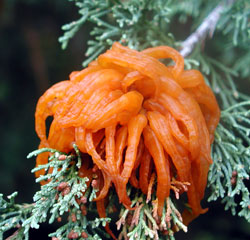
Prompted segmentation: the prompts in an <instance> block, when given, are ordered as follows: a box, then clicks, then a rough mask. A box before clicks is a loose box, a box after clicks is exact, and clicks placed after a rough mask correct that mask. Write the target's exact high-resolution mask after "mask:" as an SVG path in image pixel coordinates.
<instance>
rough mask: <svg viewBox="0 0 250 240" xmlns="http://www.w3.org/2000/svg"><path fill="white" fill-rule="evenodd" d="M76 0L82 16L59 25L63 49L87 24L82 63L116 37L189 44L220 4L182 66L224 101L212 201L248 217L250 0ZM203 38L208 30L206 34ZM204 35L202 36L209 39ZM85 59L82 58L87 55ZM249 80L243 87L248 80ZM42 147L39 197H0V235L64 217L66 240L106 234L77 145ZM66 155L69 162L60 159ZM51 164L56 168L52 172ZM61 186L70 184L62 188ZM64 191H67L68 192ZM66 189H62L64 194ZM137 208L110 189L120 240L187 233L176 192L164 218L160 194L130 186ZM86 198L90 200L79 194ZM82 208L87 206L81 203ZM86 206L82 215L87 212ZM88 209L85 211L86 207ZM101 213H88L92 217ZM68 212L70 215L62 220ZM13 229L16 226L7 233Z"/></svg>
mask: <svg viewBox="0 0 250 240" xmlns="http://www.w3.org/2000/svg"><path fill="white" fill-rule="evenodd" d="M69 1H70V2H74V4H75V5H76V7H77V8H78V12H79V15H80V17H79V19H78V20H75V21H73V22H71V23H69V24H66V25H64V26H63V27H62V29H63V30H64V35H63V36H62V37H60V38H59V42H60V43H61V44H62V48H63V49H65V48H66V47H67V45H68V44H69V41H70V39H72V38H73V37H74V36H75V34H76V33H77V32H79V34H86V32H84V33H83V31H81V28H82V27H83V26H84V25H86V24H89V25H90V26H91V28H92V29H91V31H90V32H89V35H90V39H91V40H89V41H88V48H87V50H86V53H85V56H86V60H84V62H83V65H84V66H86V65H87V64H88V63H89V62H91V61H93V60H94V59H96V57H97V56H98V55H99V54H101V53H102V52H104V51H105V50H106V49H108V48H109V47H110V46H111V45H112V44H113V42H115V41H119V42H121V43H122V44H123V45H127V46H129V47H131V48H134V49H137V50H141V49H144V48H146V47H150V46H157V45H170V46H172V47H175V48H177V49H181V48H185V47H186V46H183V45H182V42H183V41H184V40H185V39H186V38H187V37H188V36H189V35H190V34H191V33H192V32H194V31H195V30H196V29H197V27H198V26H199V25H200V24H201V23H202V22H204V19H205V18H206V17H207V15H208V14H209V13H210V12H211V11H213V9H214V8H215V7H216V6H218V4H219V5H221V6H223V10H222V12H221V16H220V18H219V21H218V23H217V25H216V26H214V28H215V29H210V32H209V36H210V38H211V39H205V38H203V40H202V41H201V42H200V43H198V44H196V46H195V47H194V49H193V51H192V53H191V55H190V56H188V58H186V59H185V67H186V69H189V68H197V69H199V70H200V71H201V72H202V73H203V74H204V76H205V79H206V81H207V83H208V84H209V85H210V86H211V88H212V89H213V91H214V93H215V94H216V97H217V100H218V102H219V105H220V107H221V110H222V112H221V120H220V123H219V125H218V127H217V129H216V132H215V139H214V143H213V146H212V152H211V155H212V158H213V161H214V163H213V164H212V165H211V168H210V172H209V175H208V188H209V195H208V196H207V200H208V201H215V200H218V199H221V201H222V203H223V204H224V205H225V210H227V209H229V210H231V212H232V214H233V215H235V214H238V215H239V216H241V217H244V218H245V219H246V220H247V221H248V222H250V198H249V195H250V193H249V189H248V187H247V185H246V183H247V180H248V179H249V175H250V138H249V135H250V118H249V115H250V98H249V96H248V95H247V93H246V92H245V93H242V92H241V91H242V90H244V89H241V90H239V89H238V87H237V82H238V81H244V82H247V84H248V85H249V79H250V68H249V66H250V51H249V45H250V21H249V16H250V3H249V1H248V0H237V1H234V0H223V1H221V2H219V1H216V0H212V1H206V0H185V1H173V0H125V1H124V0H69ZM204 37H205V36H204ZM204 39H205V40H204ZM83 59H84V56H83ZM247 84H246V85H247ZM43 151H49V152H51V156H50V159H49V163H48V164H45V165H40V166H38V167H37V168H35V169H34V170H33V171H34V172H35V171H38V170H41V169H44V170H45V172H46V174H45V175H43V176H40V177H39V178H38V179H37V181H38V182H39V181H48V180H49V181H48V183H47V184H46V185H43V186H42V187H41V190H39V191H38V192H37V193H35V195H34V203H32V204H23V205H20V204H16V203H15V202H14V198H15V196H16V193H14V194H12V195H11V196H9V197H8V200H4V198H3V196H2V195H0V214H1V216H0V239H1V238H2V239H3V236H5V237H6V236H7V235H10V234H12V238H11V239H28V238H29V234H28V233H29V230H30V228H39V226H40V224H41V223H43V222H45V221H47V222H49V224H52V223H53V222H54V221H56V220H57V221H59V222H60V221H62V224H61V227H59V228H58V229H57V230H56V231H55V232H54V233H51V234H50V235H49V236H50V237H54V239H68V238H70V237H72V234H75V235H74V236H75V238H77V237H76V236H78V239H84V236H86V235H84V233H86V234H87V236H88V239H103V238H108V237H109V236H108V235H107V234H106V233H105V230H104V228H102V227H100V226H105V224H106V222H109V221H110V218H105V219H102V218H98V216H97V212H96V210H95V209H96V206H95V203H93V199H94V198H95V196H96V192H97V191H98V190H97V189H94V188H93V187H91V185H90V186H89V187H87V183H88V179H87V178H80V177H79V176H78V170H79V168H80V166H81V154H80V153H79V151H78V149H77V147H76V146H75V153H72V154H71V155H68V156H66V155H65V154H64V153H60V152H58V151H57V150H52V149H40V150H38V151H35V152H33V153H31V154H30V155H29V157H32V156H36V155H37V154H40V153H42V152H43ZM61 155H65V156H66V160H64V161H61V160H59V156H61ZM50 169H53V170H50ZM60 184H64V185H65V184H66V187H65V188H64V189H63V190H60V186H62V185H60ZM65 189H67V190H65ZM64 191H65V193H64ZM128 193H129V196H130V197H131V199H132V206H133V207H135V210H134V211H131V210H128V209H126V208H124V207H123V206H117V203H118V199H117V197H116V196H115V194H114V192H112V191H111V192H110V193H109V203H108V206H107V207H106V209H107V212H109V213H111V214H113V212H114V211H113V210H112V209H113V207H114V206H116V207H117V209H118V213H119V214H117V215H119V219H118V218H117V219H116V220H115V221H117V222H116V225H117V229H118V231H119V233H118V234H119V239H130V240H133V239H171V240H173V239H174V232H173V226H175V228H176V229H179V230H183V231H185V232H186V231H187V227H186V226H185V225H183V223H182V219H181V215H180V213H179V210H180V206H178V205H177V204H176V203H175V196H174V195H171V196H170V197H169V198H168V199H167V200H166V203H165V208H164V211H163V215H162V217H161V219H157V221H156V216H155V215H154V211H155V207H154V204H155V202H154V201H155V199H156V196H155V194H153V195H152V201H147V199H146V197H145V196H144V195H142V194H141V193H140V192H139V191H135V190H133V189H132V188H131V187H130V186H129V188H128ZM83 197H84V199H85V198H86V199H87V200H86V202H85V201H84V203H81V202H79V201H80V200H79V199H82V198H83ZM83 206H85V207H86V209H85V207H83ZM83 208H84V209H85V211H84V213H85V214H83V210H82V209H83ZM86 210H87V213H86ZM93 214H94V216H96V217H94V218H93V217H90V216H91V215H92V216H93ZM63 216H66V217H68V220H65V219H64V218H65V217H63ZM11 229H15V232H14V233H13V231H12V232H10V230H11Z"/></svg>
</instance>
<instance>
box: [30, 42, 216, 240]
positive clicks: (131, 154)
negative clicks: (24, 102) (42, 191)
mask: <svg viewBox="0 0 250 240" xmlns="http://www.w3.org/2000/svg"><path fill="white" fill-rule="evenodd" d="M162 58H168V59H170V60H172V61H173V63H174V65H173V66H165V65H164V64H163V63H162V62H160V61H159V59H162ZM69 78H70V80H68V81H63V82H60V83H57V84H55V85H54V86H52V87H51V88H50V89H49V90H47V91H46V92H45V94H44V95H43V96H42V97H41V98H40V99H39V101H38V104H37V108H36V113H35V118H36V121H35V123H36V132H37V135H38V136H39V138H40V140H41V143H40V145H39V148H42V147H52V148H56V149H58V150H60V151H64V152H66V153H70V152H72V151H74V148H73V143H76V145H77V146H78V148H79V150H80V151H81V152H82V153H83V154H82V156H83V157H82V167H81V168H80V169H79V176H81V177H84V176H86V177H88V178H89V179H90V181H91V180H92V178H93V176H92V175H91V174H93V173H95V174H97V175H98V179H97V180H95V181H97V182H98V184H99V187H100V189H99V194H98V196H97V198H96V199H95V201H96V203H97V209H98V212H99V214H100V216H101V217H105V216H106V214H105V208H104V199H106V200H107V199H108V198H107V195H108V192H109V189H110V188H113V190H115V191H116V193H117V195H118V198H119V201H120V203H122V204H123V205H124V206H126V207H127V208H130V209H131V206H130V204H131V200H130V198H129V196H128V194H127V191H126V187H127V185H128V184H129V183H130V184H131V185H132V187H134V188H138V189H140V191H142V193H143V194H145V195H147V194H148V192H149V188H151V187H152V186H154V183H153V182H150V179H151V176H155V178H156V179H157V182H156V197H157V203H158V204H157V214H158V215H159V216H161V215H162V209H163V206H164V203H165V200H166V198H167V197H168V196H169V194H170V191H171V179H172V178H174V179H176V180H177V181H180V182H183V183H184V182H185V183H186V182H188V183H189V184H190V185H188V186H187V196H188V204H189V206H190V208H191V211H190V210H189V211H187V210H185V211H184V212H183V219H184V223H188V222H190V221H191V220H192V219H194V218H195V217H197V216H198V215H199V214H201V213H204V212H205V211H206V209H202V207H201V205H200V202H201V200H202V198H203V196H204V191H205V187H206V183H207V174H208V169H209V166H210V164H211V163H212V160H211V157H210V150H211V144H212V142H213V138H214V131H215V128H216V126H217V124H218V122H219V118H220V109H219V107H218V104H217V102H216V98H215V96H214V94H213V92H212V90H211V89H210V87H209V86H208V85H207V84H206V82H205V80H204V78H203V76H202V74H201V73H200V72H199V71H198V70H184V59H183V57H182V56H181V55H180V54H179V53H178V52H177V51H176V50H174V49H173V48H171V47H167V46H160V47H153V48H149V49H145V50H143V51H142V52H138V51H136V50H132V49H129V48H128V47H124V46H122V45H121V44H120V43H114V44H113V46H112V48H111V49H110V50H108V51H106V52H105V53H104V54H101V55H100V56H99V57H98V58H97V60H95V61H93V62H92V63H90V64H89V66H88V67H87V68H86V69H83V70H82V71H78V72H72V73H71V74H70V77H69ZM48 116H52V117H53V121H52V123H51V126H50V128H49V131H48V132H49V134H48V136H47V134H46V132H47V131H46V119H47V117H48ZM48 157H49V154H47V153H43V154H41V155H39V156H38V157H37V165H40V164H45V163H47V161H48ZM41 174H44V172H43V171H39V172H37V173H36V177H39V176H40V175H41ZM93 181H94V180H93ZM150 184H151V185H152V186H151V185H150ZM149 185H150V186H149ZM89 186H90V184H88V187H89ZM152 190H153V191H154V189H150V192H151V191H152ZM181 193H182V192H181ZM106 230H107V231H108V232H109V233H110V234H111V235H112V237H113V238H115V236H114V235H113V233H112V232H111V231H110V229H109V227H108V225H106Z"/></svg>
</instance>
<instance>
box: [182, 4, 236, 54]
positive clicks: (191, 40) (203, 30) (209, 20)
mask: <svg viewBox="0 0 250 240" xmlns="http://www.w3.org/2000/svg"><path fill="white" fill-rule="evenodd" d="M233 2H234V0H229V1H228V2H227V7H228V6H229V5H231V4H233ZM225 6H226V5H225V4H222V2H221V3H219V4H218V6H217V7H216V8H214V9H213V10H212V12H211V13H210V14H209V15H208V16H207V17H206V18H205V19H204V21H203V22H202V23H201V25H200V26H199V27H198V28H197V30H196V31H195V32H193V33H192V34H191V35H190V36H189V37H188V38H187V39H186V40H185V41H184V42H182V44H181V46H182V49H181V51H180V54H181V55H182V56H183V57H187V56H188V55H189V54H190V53H191V52H192V51H193V49H194V47H195V46H196V45H197V43H199V42H201V41H203V40H204V39H205V38H206V36H207V35H209V37H210V38H211V37H212V36H213V33H214V30H215V28H216V24H217V22H218V20H219V19H220V17H221V13H222V12H223V10H224V9H225Z"/></svg>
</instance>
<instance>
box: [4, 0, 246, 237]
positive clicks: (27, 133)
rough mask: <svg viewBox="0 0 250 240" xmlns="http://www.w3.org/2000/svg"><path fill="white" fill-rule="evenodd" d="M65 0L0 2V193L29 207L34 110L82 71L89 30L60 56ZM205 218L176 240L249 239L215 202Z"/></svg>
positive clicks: (69, 10) (68, 15) (242, 224)
mask: <svg viewBox="0 0 250 240" xmlns="http://www.w3.org/2000/svg"><path fill="white" fill-rule="evenodd" d="M77 17H78V16H77V9H75V8H74V7H73V4H72V3H69V2H67V1H66V0H54V1H51V0H43V1H38V0H37V1H35V0H5V1H3V0H0V134H1V137H0V147H1V151H0V192H2V193H4V195H8V194H11V193H12V192H13V191H18V192H19V195H18V198H17V201H18V202H19V203H22V202H31V201H32V196H33V194H34V193H35V191H36V190H37V189H38V188H39V185H38V184H35V182H34V180H35V179H34V176H33V174H31V172H30V171H31V169H32V168H33V167H34V164H35V159H26V156H27V154H28V153H29V152H30V151H32V150H34V149H36V148H37V146H38V144H39V141H38V138H37V137H36V134H35V131H34V112H35V105H36V102H37V100H38V98H39V96H41V95H42V93H43V92H44V91H45V90H46V89H47V88H49V87H50V86H51V85H52V84H54V83H56V82H58V81H61V80H65V79H67V78H68V75H69V73H70V72H71V71H73V70H79V69H81V62H82V61H83V60H84V52H85V50H86V41H87V39H88V38H89V29H90V26H84V27H83V28H82V29H81V31H80V33H79V34H77V35H76V36H75V38H74V39H73V40H72V41H71V42H70V44H69V47H68V49H67V50H66V51H62V50H61V46H60V44H59V43H58V37H59V36H61V35H62V34H63V33H62V30H61V26H62V25H63V24H65V23H67V22H70V21H72V20H73V19H77ZM204 205H206V206H208V207H209V212H208V213H207V214H205V215H203V216H200V217H199V218H198V219H196V220H195V221H194V222H193V223H191V224H190V225H189V232H188V233H187V234H184V233H178V234H176V239H177V240H178V239H188V240H200V239H202V240H213V239H220V240H224V239H225V240H226V239H230V240H236V239H246V240H247V239H250V224H249V223H247V222H246V221H245V220H244V219H241V218H238V217H232V216H231V213H230V212H225V211H224V207H223V205H221V204H220V203H219V202H215V203H212V204H210V203H205V204H204ZM54 229H55V227H53V226H47V225H44V226H43V227H42V228H41V230H38V231H32V233H31V239H48V237H47V234H48V232H49V231H52V230H54Z"/></svg>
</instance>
